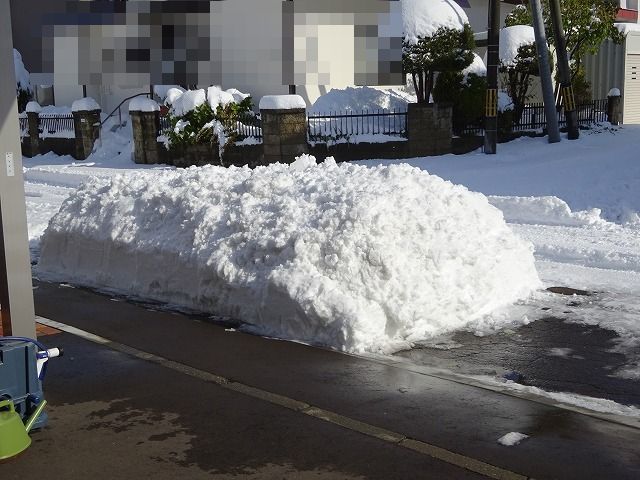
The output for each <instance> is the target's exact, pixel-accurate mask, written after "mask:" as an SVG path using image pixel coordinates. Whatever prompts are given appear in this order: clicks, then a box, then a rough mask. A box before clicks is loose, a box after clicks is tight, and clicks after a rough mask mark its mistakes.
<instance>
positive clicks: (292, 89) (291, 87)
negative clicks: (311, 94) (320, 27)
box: [289, 0, 296, 95]
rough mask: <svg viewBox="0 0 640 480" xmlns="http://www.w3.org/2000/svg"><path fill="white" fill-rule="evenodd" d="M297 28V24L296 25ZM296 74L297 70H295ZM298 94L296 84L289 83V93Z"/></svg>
mask: <svg viewBox="0 0 640 480" xmlns="http://www.w3.org/2000/svg"><path fill="white" fill-rule="evenodd" d="M289 1H290V2H293V0H289ZM292 18H295V16H293V17H292ZM294 28H295V26H294ZM294 43H295V39H294ZM294 75H295V72H294ZM295 94H296V86H295V85H289V95H295Z"/></svg>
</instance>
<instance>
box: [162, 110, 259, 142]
mask: <svg viewBox="0 0 640 480" xmlns="http://www.w3.org/2000/svg"><path fill="white" fill-rule="evenodd" d="M170 128H171V122H170V121H169V117H168V116H164V115H161V116H160V134H161V135H164V134H165V132H167V131H168V130H169V129H170ZM236 132H237V133H238V136H239V137H240V140H243V139H245V138H251V137H253V138H255V139H257V140H261V139H262V122H261V120H260V114H257V115H250V114H248V115H243V116H241V117H240V118H239V119H238V121H237V122H236Z"/></svg>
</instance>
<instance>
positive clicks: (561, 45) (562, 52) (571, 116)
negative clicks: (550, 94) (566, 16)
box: [549, 0, 580, 140]
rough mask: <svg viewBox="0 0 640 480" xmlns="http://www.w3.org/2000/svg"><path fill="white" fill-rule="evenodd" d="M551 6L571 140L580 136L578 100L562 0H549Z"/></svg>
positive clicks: (565, 112) (561, 85) (563, 97)
mask: <svg viewBox="0 0 640 480" xmlns="http://www.w3.org/2000/svg"><path fill="white" fill-rule="evenodd" d="M549 6H550V7H551V20H552V23H553V36H554V38H555V44H556V56H557V58H558V73H559V74H560V75H559V76H560V89H561V92H562V104H563V107H564V116H565V118H566V119H567V130H568V138H569V140H577V139H578V138H579V137H580V129H579V128H578V115H577V112H576V101H575V98H574V96H573V86H572V85H571V71H570V70H569V57H568V55H567V40H566V38H565V36H564V27H563V25H562V14H561V12H560V0H549Z"/></svg>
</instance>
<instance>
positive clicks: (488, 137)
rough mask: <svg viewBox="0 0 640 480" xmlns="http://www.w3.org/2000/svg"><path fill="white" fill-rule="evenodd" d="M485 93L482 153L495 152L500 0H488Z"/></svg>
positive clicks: (496, 141)
mask: <svg viewBox="0 0 640 480" xmlns="http://www.w3.org/2000/svg"><path fill="white" fill-rule="evenodd" d="M488 13H489V17H488V21H487V23H488V27H489V31H488V34H487V93H486V96H485V108H484V153H486V154H487V155H493V154H495V153H496V149H497V147H496V144H497V143H498V64H499V63H500V55H499V49H500V0H489V12H488Z"/></svg>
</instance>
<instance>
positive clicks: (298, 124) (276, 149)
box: [260, 95, 309, 164]
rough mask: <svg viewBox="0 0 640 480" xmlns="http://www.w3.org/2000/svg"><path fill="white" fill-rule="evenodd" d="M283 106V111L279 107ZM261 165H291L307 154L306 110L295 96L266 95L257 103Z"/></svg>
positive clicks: (302, 101) (298, 97)
mask: <svg viewBox="0 0 640 480" xmlns="http://www.w3.org/2000/svg"><path fill="white" fill-rule="evenodd" d="M281 107H284V108H281ZM260 116H261V123H262V148H263V150H264V163H265V164H270V163H275V162H281V163H291V162H293V161H294V160H295V158H296V157H297V156H299V155H302V154H303V153H308V152H309V144H308V143H307V110H306V104H305V103H304V100H303V99H302V97H300V96H298V95H268V96H266V97H263V99H262V100H261V101H260Z"/></svg>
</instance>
